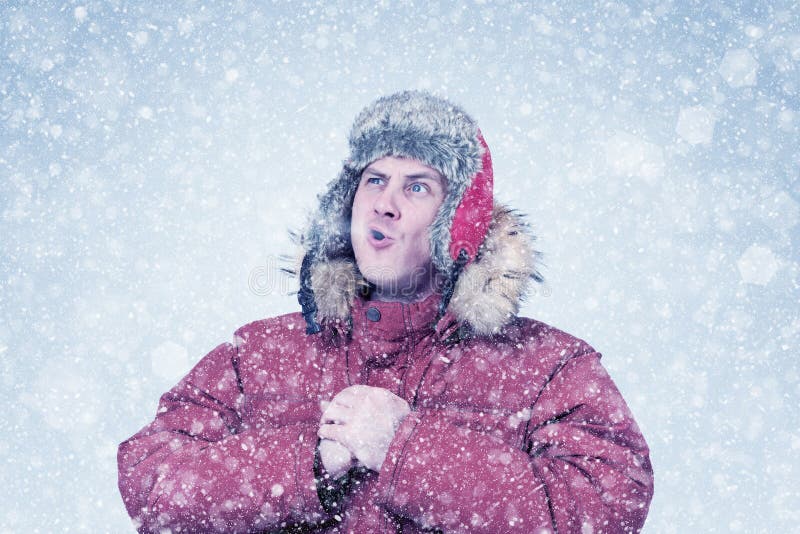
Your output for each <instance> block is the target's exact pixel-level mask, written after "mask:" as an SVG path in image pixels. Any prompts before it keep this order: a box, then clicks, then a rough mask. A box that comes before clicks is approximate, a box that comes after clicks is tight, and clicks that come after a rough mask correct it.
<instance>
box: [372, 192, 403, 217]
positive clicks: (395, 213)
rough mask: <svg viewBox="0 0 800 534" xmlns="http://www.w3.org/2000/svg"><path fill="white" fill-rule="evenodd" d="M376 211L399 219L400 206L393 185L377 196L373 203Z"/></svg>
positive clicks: (382, 215) (383, 215)
mask: <svg viewBox="0 0 800 534" xmlns="http://www.w3.org/2000/svg"><path fill="white" fill-rule="evenodd" d="M373 209H374V210H375V213H377V214H378V215H380V216H381V217H387V218H389V219H397V218H398V217H400V209H399V208H398V205H397V202H396V200H395V196H394V192H393V191H392V189H391V187H387V188H386V189H384V190H383V191H381V192H380V194H379V195H378V196H376V197H375V204H374V205H373Z"/></svg>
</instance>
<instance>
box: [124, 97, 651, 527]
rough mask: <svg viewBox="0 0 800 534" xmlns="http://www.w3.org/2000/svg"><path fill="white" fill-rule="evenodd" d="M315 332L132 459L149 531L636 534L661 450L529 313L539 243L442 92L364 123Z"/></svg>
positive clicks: (559, 338) (155, 430) (218, 369)
mask: <svg viewBox="0 0 800 534" xmlns="http://www.w3.org/2000/svg"><path fill="white" fill-rule="evenodd" d="M349 141H350V151H351V153H350V157H349V158H348V159H347V160H346V161H345V163H344V167H343V169H342V172H341V173H340V175H339V177H338V178H337V179H336V180H334V181H333V182H331V184H330V185H329V188H328V191H327V192H326V193H325V194H324V195H322V196H321V197H320V207H319V210H318V211H317V213H316V214H315V216H314V217H313V218H312V220H311V222H310V224H309V227H308V229H307V231H306V232H305V233H304V235H303V238H302V244H303V247H304V254H303V260H302V265H301V267H300V269H299V278H300V291H299V300H300V303H301V306H302V313H294V314H289V315H285V316H281V317H276V318H273V319H266V320H262V321H257V322H254V323H251V324H249V325H246V326H244V327H242V328H241V329H239V330H238V331H237V332H236V334H235V336H234V343H232V344H223V345H220V346H219V347H217V348H216V349H214V350H213V351H212V352H211V353H209V354H208V355H207V356H206V357H205V358H203V360H202V361H201V362H200V363H199V364H198V365H197V366H196V367H195V368H194V369H193V370H192V371H191V372H190V373H189V374H188V375H187V376H186V377H185V378H184V379H183V380H181V382H180V383H179V384H178V385H177V386H175V387H174V388H173V389H172V390H170V391H169V392H167V393H166V394H165V395H164V396H163V397H162V399H161V403H160V405H159V409H158V413H157V416H156V419H155V420H154V421H153V422H152V423H150V424H149V425H148V426H146V427H145V428H143V429H142V430H141V431H140V432H138V433H137V434H136V435H134V436H133V437H132V438H130V439H129V440H127V441H125V442H124V443H122V444H121V445H120V448H119V456H118V459H119V471H120V478H119V486H120V491H121V492H122V496H123V499H124V501H125V504H126V506H127V509H128V512H129V513H130V514H131V516H132V517H133V518H134V520H135V521H136V524H137V525H138V528H139V530H140V532H160V531H163V530H166V529H171V531H172V532H260V531H297V532H300V531H302V532H316V531H319V532H429V531H435V532H526V533H529V532H562V533H563V532H580V533H586V532H595V533H598V532H637V531H639V530H640V529H641V527H642V525H643V523H644V520H645V517H646V515H647V510H648V506H649V503H650V499H651V497H652V492H653V478H652V468H651V466H650V462H649V457H648V449H647V445H646V443H645V441H644V439H643V437H642V436H641V433H640V432H639V429H638V428H637V426H636V423H635V422H634V420H633V417H632V415H631V413H630V411H629V410H628V408H627V406H626V404H625V402H624V401H623V399H622V397H621V396H620V394H619V392H618V391H617V389H616V387H615V386H614V384H613V382H612V381H611V379H610V378H609V376H608V375H607V373H606V372H605V370H604V369H603V367H602V366H601V364H600V355H599V354H598V353H597V352H596V351H594V350H593V349H592V348H591V347H590V346H589V345H587V344H586V343H585V342H583V341H581V340H578V339H576V338H574V337H572V336H570V335H568V334H566V333H564V332H561V331H559V330H557V329H555V328H552V327H549V326H547V325H545V324H543V323H540V322H537V321H534V320H531V319H525V318H519V317H517V316H516V313H517V311H518V307H519V303H520V299H521V298H522V297H523V295H524V294H525V291H526V288H527V285H528V283H529V281H530V280H531V279H537V280H538V279H540V277H539V274H538V272H537V269H536V265H535V261H534V260H535V257H536V253H535V251H534V249H533V247H532V242H533V237H532V236H531V235H530V234H529V231H528V228H527V226H526V225H525V224H524V223H523V221H522V220H521V219H520V217H519V216H518V215H517V214H515V213H514V212H512V211H511V210H509V209H507V208H504V207H503V206H500V205H498V204H495V203H494V202H493V200H492V180H493V177H492V165H491V157H490V155H489V149H488V147H487V146H486V143H485V141H484V139H483V137H482V135H481V133H480V131H479V130H478V128H477V126H476V124H475V122H474V121H473V120H472V119H471V118H470V117H469V116H468V115H467V114H466V113H465V112H464V111H463V110H461V109H460V108H458V107H456V106H454V105H453V104H451V103H449V102H447V101H445V100H442V99H439V98H436V97H433V96H431V95H429V94H427V93H423V92H413V91H412V92H403V93H399V94H395V95H392V96H389V97H385V98H382V99H379V100H377V101H376V102H374V103H373V104H371V105H370V106H368V107H367V108H366V109H365V110H364V111H362V113H361V114H360V115H359V116H358V117H357V118H356V121H355V124H354V126H353V129H352V131H351V134H350V138H349Z"/></svg>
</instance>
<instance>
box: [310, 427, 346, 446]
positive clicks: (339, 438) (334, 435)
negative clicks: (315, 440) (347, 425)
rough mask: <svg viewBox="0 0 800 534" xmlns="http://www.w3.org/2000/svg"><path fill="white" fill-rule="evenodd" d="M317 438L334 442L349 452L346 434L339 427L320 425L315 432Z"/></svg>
mask: <svg viewBox="0 0 800 534" xmlns="http://www.w3.org/2000/svg"><path fill="white" fill-rule="evenodd" d="M317 436H319V437H321V438H322V439H330V440H332V441H335V442H337V443H339V444H340V445H343V446H344V447H345V448H346V449H347V450H350V447H349V446H348V443H347V441H348V440H347V433H346V432H345V429H344V428H343V427H341V426H340V425H322V426H320V427H319V430H318V431H317ZM351 452H352V451H351Z"/></svg>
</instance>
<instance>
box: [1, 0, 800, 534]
mask: <svg viewBox="0 0 800 534" xmlns="http://www.w3.org/2000/svg"><path fill="white" fill-rule="evenodd" d="M567 4H568V5H564V6H561V5H557V4H556V3H552V4H548V5H540V3H531V4H528V3H524V2H518V1H513V2H503V1H497V2H488V1H487V2H480V1H478V2H463V3H448V2H435V1H434V2H430V3H428V2H424V3H423V2H411V1H406V2H397V3H395V2H379V3H378V4H377V5H375V4H374V3H371V2H365V3H354V2H350V1H347V2H344V1H338V2H336V1H332V2H323V1H312V2H293V3H284V2H258V3H256V2H246V1H234V2H184V3H178V2H150V1H146V2H145V1H142V2H123V1H108V2H101V1H86V2H63V3H62V2H30V3H29V2H26V3H17V2H0V247H1V248H0V376H1V377H2V378H1V380H2V383H1V384H0V401H2V403H3V406H4V409H3V415H2V419H0V479H2V481H3V482H2V483H1V484H0V503H3V504H2V505H1V506H0V532H55V531H63V532H79V531H80V532H100V531H106V532H128V531H131V532H132V531H133V528H132V526H131V523H130V521H129V520H128V518H127V515H126V513H125V510H124V507H123V505H122V501H121V499H120V497H119V494H118V491H117V489H116V477H117V474H116V464H115V454H116V446H117V444H118V443H119V442H120V441H122V440H123V439H125V438H126V437H128V436H129V435H131V434H133V433H134V432H135V431H137V430H138V429H139V428H140V427H141V426H142V425H144V424H145V423H147V422H148V421H149V420H151V418H152V417H153V416H154V413H155V408H156V405H157V401H158V397H159V395H160V394H161V393H162V392H163V391H165V390H166V389H168V388H169V387H171V386H172V385H173V384H174V383H175V382H176V381H177V380H178V379H179V378H180V377H181V376H182V374H183V373H185V372H186V371H188V370H189V369H190V368H191V366H192V365H193V364H194V363H195V362H197V361H198V360H199V358H200V357H202V356H203V355H204V354H205V353H207V352H208V351H209V350H211V349H212V348H213V347H214V346H216V345H217V344H219V343H221V342H224V341H227V340H230V339H231V334H232V332H233V330H234V329H235V328H236V327H238V326H240V325H242V324H244V323H247V322H249V321H251V320H255V319H258V318H262V317H265V316H271V315H276V314H280V313H285V312H290V311H294V310H296V309H297V305H296V303H295V300H294V297H293V296H291V295H289V293H290V292H291V291H292V290H293V289H294V285H293V281H291V280H288V279H285V278H283V277H281V276H280V275H278V274H277V272H276V270H277V268H278V267H279V266H280V264H279V261H278V256H279V255H281V254H287V253H292V252H293V245H292V244H291V243H290V241H289V239H288V237H287V234H286V229H287V228H290V227H292V228H297V227H300V226H302V224H303V221H304V220H305V217H306V215H307V213H308V211H309V210H310V209H311V208H312V206H313V205H314V204H315V196H316V194H317V193H319V192H321V191H322V189H323V186H324V184H325V183H326V182H327V181H328V180H330V179H332V178H334V177H335V175H336V174H337V172H338V170H339V167H340V165H341V160H342V159H343V158H344V157H345V156H346V134H347V130H348V128H349V126H350V124H351V121H352V120H353V118H354V116H355V114H356V113H357V112H358V111H359V110H360V109H361V108H362V107H363V106H364V105H366V104H367V103H369V102H371V101H372V100H373V99H374V98H376V97H377V96H379V95H383V94H386V93H390V92H394V91H396V90H400V89H405V88H423V89H429V90H432V91H434V92H436V93H438V94H441V95H445V96H447V97H449V98H451V99H452V100H454V101H456V102H458V103H460V104H461V105H463V106H464V107H465V108H466V109H467V110H468V111H469V112H470V113H471V114H472V115H473V116H474V117H475V118H476V119H477V121H478V123H479V124H480V125H481V128H482V131H483V133H484V135H485V137H486V139H487V142H488V143H489V146H490V147H491V149H492V151H493V156H494V162H495V177H496V191H497V196H498V197H499V198H500V199H501V200H504V201H507V202H510V203H512V204H513V205H514V206H516V207H517V208H519V209H521V210H522V211H524V212H525V213H527V214H528V215H529V219H530V221H531V222H532V224H533V226H534V228H535V230H536V232H537V233H538V234H539V236H540V241H539V244H540V247H541V249H542V250H543V251H544V253H545V261H546V268H545V271H544V274H545V276H546V278H547V284H546V285H545V286H540V287H539V288H538V289H537V291H536V293H535V294H533V295H531V297H530V298H529V300H528V302H527V304H526V306H525V308H524V310H523V313H524V314H526V315H529V316H534V317H537V318H539V319H541V320H544V321H545V322H548V323H551V324H553V325H555V326H558V327H560V328H562V329H564V330H567V331H569V332H571V333H573V334H575V335H577V336H579V337H582V338H584V339H586V340H587V341H589V342H590V343H591V344H592V345H594V346H595V347H596V348H597V349H598V350H600V351H601V352H603V353H604V355H605V356H604V359H603V361H604V364H605V365H606V367H607V368H608V369H609V371H610V373H611V375H612V377H613V378H614V379H615V381H616V383H617V385H618V386H619V388H620V389H621V391H622V392H623V394H624V396H625V398H626V399H627V401H628V403H629V405H630V407H631V409H632V411H633V412H634V414H635V416H636V418H637V420H638V422H639V424H640V426H641V428H642V430H643V432H644V434H645V436H646V438H647V440H648V442H649V444H650V447H651V450H652V461H653V464H654V468H655V472H656V493H655V498H654V500H653V503H652V506H651V513H650V517H649V519H648V522H647V524H646V527H645V532H667V533H669V532H675V533H677V532H790V531H795V532H796V531H797V529H798V528H800V527H799V526H798V525H800V493H799V490H798V487H799V486H798V483H797V481H798V480H800V427H799V426H798V423H799V422H800V417H799V416H798V414H800V408H798V406H799V405H800V365H798V356H800V354H798V352H799V351H798V346H800V313H799V312H800V306H799V305H798V302H800V252H798V251H799V250H800V225H799V223H800V150H798V146H800V135H799V133H800V97H798V92H799V91H800V22H799V21H800V7H798V4H797V3H796V2H792V1H774V2H746V3H739V4H738V5H736V4H733V3H731V2H722V1H711V2H672V1H669V0H667V1H644V2H627V3H622V2H570V3H567ZM793 481H794V482H793Z"/></svg>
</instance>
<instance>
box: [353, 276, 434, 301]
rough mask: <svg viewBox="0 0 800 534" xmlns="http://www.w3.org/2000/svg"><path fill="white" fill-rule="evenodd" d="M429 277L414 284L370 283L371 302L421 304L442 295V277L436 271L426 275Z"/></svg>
mask: <svg viewBox="0 0 800 534" xmlns="http://www.w3.org/2000/svg"><path fill="white" fill-rule="evenodd" d="M426 274H427V276H426V277H425V278H424V280H420V279H415V280H413V283H412V282H411V281H409V282H408V283H398V282H396V281H394V282H393V283H389V284H372V283H370V291H369V296H368V299H369V300H378V301H382V302H403V303H411V302H420V301H423V300H425V299H426V298H428V297H430V296H431V295H433V294H434V293H441V287H442V282H443V280H441V278H442V277H441V276H438V273H437V271H436V270H435V269H433V268H431V271H430V272H428V273H426Z"/></svg>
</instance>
